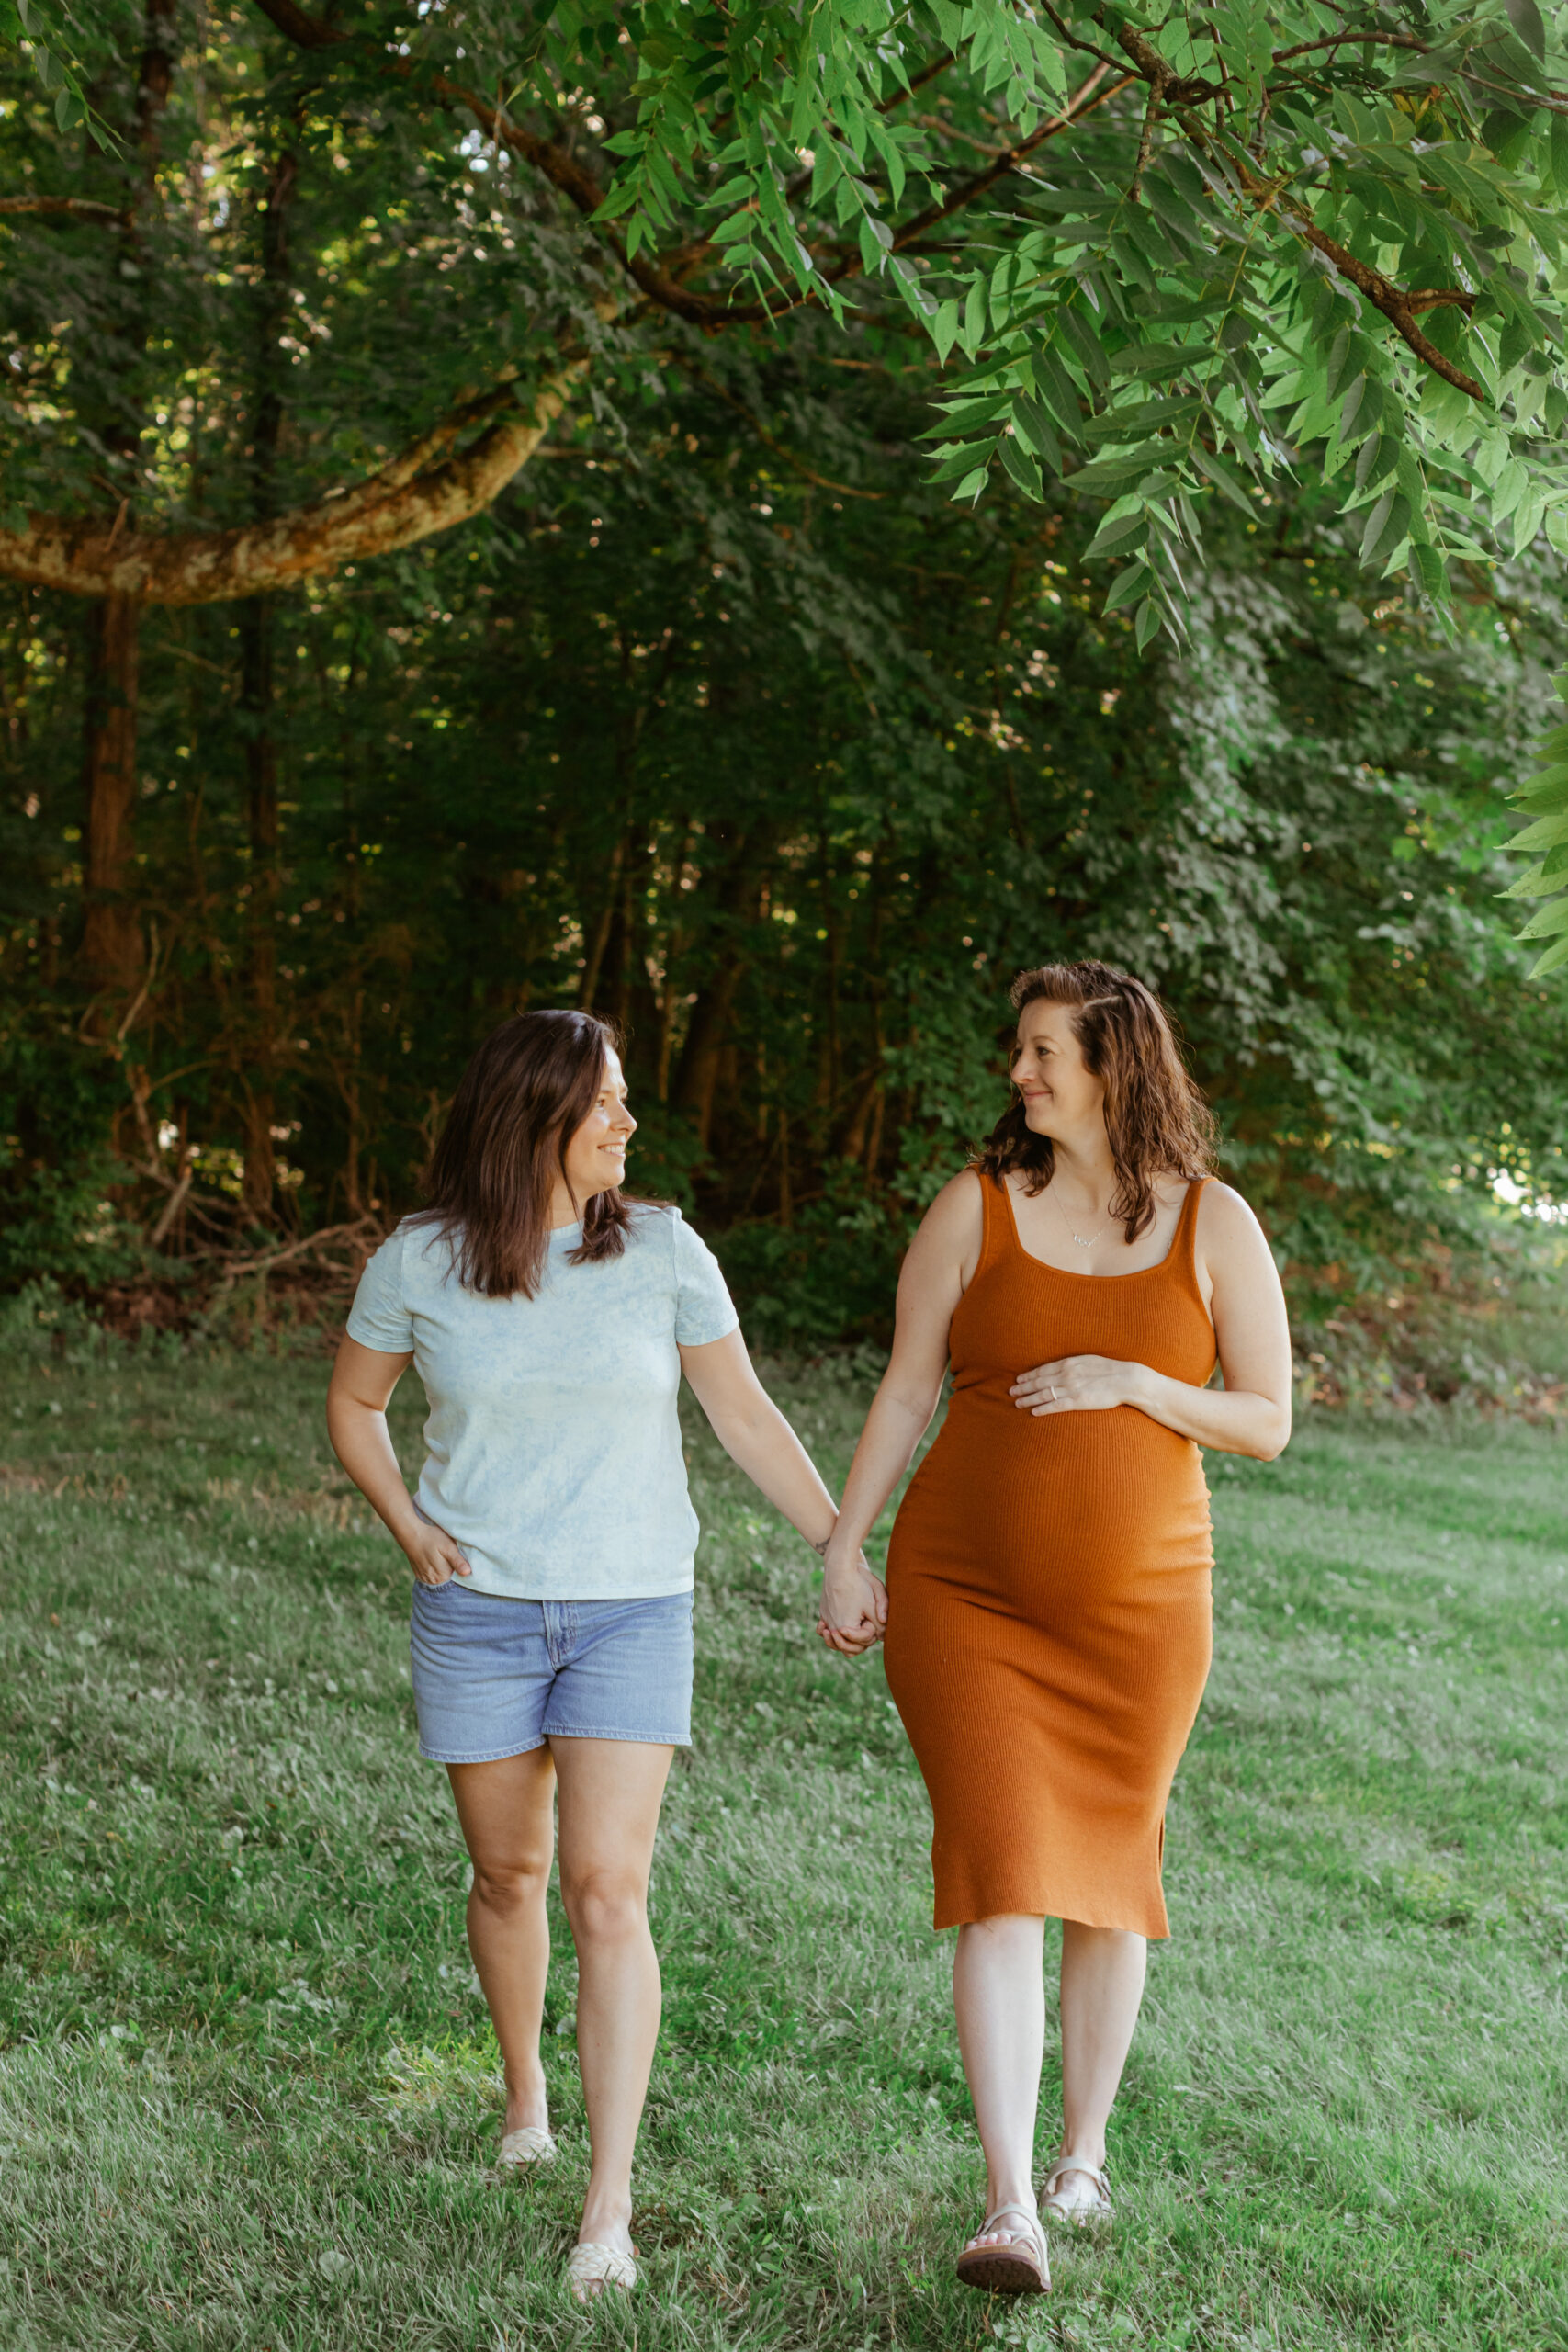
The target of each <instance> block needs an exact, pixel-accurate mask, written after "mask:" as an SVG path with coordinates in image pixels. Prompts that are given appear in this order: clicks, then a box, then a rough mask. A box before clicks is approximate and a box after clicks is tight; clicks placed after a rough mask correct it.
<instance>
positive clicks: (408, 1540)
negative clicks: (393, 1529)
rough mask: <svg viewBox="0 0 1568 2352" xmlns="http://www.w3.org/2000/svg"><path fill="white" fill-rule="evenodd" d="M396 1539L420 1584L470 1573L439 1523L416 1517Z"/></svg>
mask: <svg viewBox="0 0 1568 2352" xmlns="http://www.w3.org/2000/svg"><path fill="white" fill-rule="evenodd" d="M398 1540H399V1542H400V1544H402V1547H403V1550H404V1551H405V1552H406V1553H407V1554H408V1557H409V1566H410V1567H412V1570H413V1572H414V1575H415V1576H416V1577H418V1578H419V1581H420V1583H421V1584H431V1585H434V1584H450V1582H451V1580H452V1578H453V1577H471V1576H472V1575H473V1570H472V1568H470V1567H469V1566H468V1562H467V1560H465V1559H464V1557H463V1555H462V1554H461V1552H460V1551H459V1550H458V1549H457V1545H456V1544H454V1543H453V1541H452V1538H451V1537H450V1536H449V1535H447V1534H445V1533H444V1532H442V1530H441V1529H440V1528H439V1527H432V1526H431V1524H430V1522H429V1521H428V1520H424V1519H416V1520H415V1521H414V1523H413V1525H412V1528H411V1529H410V1531H409V1532H408V1534H407V1535H406V1536H400V1538H399V1539H398Z"/></svg>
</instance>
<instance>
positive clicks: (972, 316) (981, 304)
mask: <svg viewBox="0 0 1568 2352" xmlns="http://www.w3.org/2000/svg"><path fill="white" fill-rule="evenodd" d="M985 332H986V287H985V281H984V279H982V278H978V277H977V278H976V280H975V281H974V283H973V285H972V286H971V287H970V288H969V296H968V300H966V301H965V303H964V334H963V341H964V350H965V351H966V352H968V354H969V356H970V357H971V358H973V357H974V356H975V354H976V351H978V350H979V348H980V341H981V338H982V336H983V335H984V334H985Z"/></svg>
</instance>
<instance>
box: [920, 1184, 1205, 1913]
mask: <svg viewBox="0 0 1568 2352" xmlns="http://www.w3.org/2000/svg"><path fill="white" fill-rule="evenodd" d="M979 1181H980V1185H981V1190H982V1193H983V1195H984V1203H985V1238H984V1241H983V1243H982V1246H981V1250H980V1260H979V1263H978V1265H977V1266H976V1271H975V1276H974V1280H973V1281H972V1282H971V1283H970V1284H969V1287H968V1289H967V1290H966V1291H965V1292H964V1296H963V1298H962V1299H961V1300H960V1301H959V1303H958V1306H957V1309H956V1311H955V1312H954V1314H953V1328H952V1333H951V1339H950V1349H951V1354H952V1361H953V1391H952V1398H951V1401H950V1403H949V1406H948V1412H947V1419H946V1421H945V1422H944V1424H943V1426H942V1431H941V1433H940V1435H939V1436H938V1438H937V1440H936V1442H935V1443H934V1444H933V1445H932V1447H931V1452H930V1453H928V1454H927V1455H926V1458H925V1460H924V1461H923V1462H922V1463H921V1464H920V1466H919V1470H918V1471H917V1472H916V1474H915V1476H914V1477H913V1478H912V1479H911V1481H910V1483H909V1487H908V1493H907V1494H906V1495H905V1498H904V1500H903V1503H902V1505H901V1507H900V1509H899V1511H898V1516H897V1521H895V1523H894V1528H893V1538H892V1542H891V1544H889V1546H888V1553H887V1593H888V1612H887V1636H886V1667H887V1683H888V1688H889V1689H890V1691H892V1693H893V1697H894V1700H895V1702H896V1703H897V1709H898V1712H899V1713H900V1715H902V1717H903V1719H904V1726H905V1729H906V1730H907V1731H908V1735H909V1739H910V1743H911V1745H912V1747H914V1750H915V1754H916V1757H917V1758H918V1759H919V1767H920V1770H921V1772H922V1773H923V1774H924V1776H925V1783H926V1788H927V1790H928V1792H929V1793H930V1796H931V1812H932V1815H934V1832H935V1834H934V1836H933V1838H932V1840H931V1866H932V1869H933V1871H934V1872H935V1875H936V1925H937V1927H938V1928H951V1927H955V1926H957V1925H959V1924H960V1923H962V1922H963V1921H964V1920H968V1919H985V1918H990V1917H994V1916H995V1915H997V1914H998V1913H1000V1912H1028V1913H1033V1914H1043V1915H1045V1916H1047V1917H1052V1918H1060V1919H1080V1920H1083V1921H1084V1922H1085V1923H1086V1924H1087V1925H1089V1927H1095V1928H1135V1929H1136V1930H1137V1931H1138V1933H1139V1934H1141V1935H1145V1936H1164V1935H1168V1933H1169V1924H1168V1920H1167V1917H1166V1909H1165V1898H1164V1895H1163V1894H1162V1892H1161V1888H1160V1859H1161V1854H1162V1850H1163V1847H1164V1841H1165V1807H1166V1800H1167V1798H1168V1795H1169V1793H1170V1784H1171V1781H1172V1779H1173V1778H1174V1776H1175V1772H1176V1768H1177V1765H1178V1764H1179V1761H1180V1759H1181V1752H1182V1749H1183V1748H1184V1747H1186V1745H1187V1738H1188V1734H1189V1733H1190V1731H1191V1728H1192V1724H1193V1722H1194V1720H1195V1718H1196V1716H1197V1713H1198V1705H1199V1702H1200V1700H1201V1698H1202V1695H1203V1684H1204V1682H1205V1680H1206V1679H1207V1676H1208V1671H1209V1655H1210V1617H1211V1604H1210V1585H1209V1570H1210V1565H1211V1561H1212V1558H1213V1552H1212V1548H1211V1544H1210V1533H1209V1492H1208V1488H1207V1487H1206V1485H1205V1484H1204V1480H1203V1464H1202V1459H1201V1454H1200V1453H1199V1450H1198V1448H1197V1446H1195V1445H1194V1444H1193V1443H1192V1442H1191V1441H1190V1439H1189V1438H1184V1437H1179V1436H1178V1435H1177V1434H1176V1432H1175V1430H1168V1429H1166V1428H1165V1427H1163V1426H1162V1424H1161V1423H1160V1422H1158V1421H1153V1420H1150V1419H1149V1418H1148V1416H1147V1414H1145V1413H1140V1412H1139V1411H1138V1410H1137V1409H1136V1408H1134V1407H1133V1406H1130V1405H1121V1406H1117V1407H1116V1408H1114V1409H1113V1410H1111V1411H1110V1412H1098V1413H1050V1414H1045V1415H1043V1416H1042V1417H1041V1418H1039V1419H1036V1418H1035V1417H1034V1416H1033V1415H1032V1413H1028V1412H1021V1411H1020V1410H1019V1408H1018V1407H1017V1406H1016V1405H1015V1404H1014V1403H1013V1400H1012V1398H1011V1397H1010V1396H1009V1394H1008V1389H1009V1387H1010V1384H1011V1383H1012V1382H1013V1381H1014V1380H1016V1379H1017V1377H1018V1375H1019V1374H1020V1373H1021V1372H1026V1371H1028V1370H1029V1369H1030V1368H1031V1366H1032V1365H1034V1364H1038V1363H1054V1362H1055V1361H1056V1360H1057V1359H1058V1358H1060V1357H1063V1356H1073V1355H1100V1356H1116V1357H1119V1358H1121V1359H1122V1360H1123V1361H1131V1362H1137V1363H1146V1364H1149V1365H1151V1366H1152V1367H1153V1368H1154V1370H1155V1371H1156V1372H1162V1373H1165V1374H1168V1375H1169V1376H1170V1377H1171V1378H1172V1379H1174V1380H1183V1381H1190V1382H1191V1383H1192V1384H1193V1385H1194V1386H1201V1385H1202V1384H1203V1383H1204V1382H1205V1381H1206V1380H1207V1379H1208V1378H1209V1376H1210V1374H1211V1373H1212V1372H1213V1368H1214V1327H1213V1323H1212V1322H1211V1321H1210V1319H1209V1315H1208V1310H1207V1309H1206V1307H1205V1306H1204V1305H1203V1301H1202V1298H1201V1295H1200V1292H1199V1289H1198V1278H1197V1272H1196V1269H1195V1266H1194V1261H1193V1232H1194V1227H1195V1226H1196V1222H1197V1206H1198V1196H1199V1194H1200V1193H1201V1190H1202V1183H1201V1182H1197V1183H1193V1184H1191V1185H1190V1186H1189V1188H1188V1194H1187V1199H1186V1201H1185V1203H1184V1204H1183V1205H1182V1210H1181V1218H1180V1222H1179V1225H1178V1227H1177V1230H1176V1238H1175V1240H1174V1241H1173V1242H1172V1244H1171V1247H1170V1251H1169V1254H1168V1257H1167V1258H1166V1259H1165V1260H1164V1261H1163V1262H1162V1263H1161V1264H1159V1265H1157V1266H1152V1267H1150V1268H1149V1269H1148V1270H1147V1271H1146V1272H1143V1273H1134V1274H1110V1275H1094V1274H1076V1273H1066V1272H1062V1271H1061V1270H1060V1269H1058V1268H1057V1267H1055V1266H1047V1265H1045V1264H1044V1263H1043V1261H1041V1260H1040V1259H1038V1258H1033V1257H1031V1256H1030V1254H1029V1252H1028V1251H1027V1250H1025V1249H1024V1248H1023V1246H1022V1244H1021V1241H1020V1239H1019V1238H1018V1224H1017V1220H1016V1218H1015V1216H1014V1215H1013V1210H1012V1200H1011V1195H1010V1193H1009V1191H1008V1188H1007V1186H1006V1185H1005V1184H1003V1183H1000V1182H997V1181H995V1180H994V1179H991V1178H987V1177H982V1178H981V1179H980V1180H979Z"/></svg>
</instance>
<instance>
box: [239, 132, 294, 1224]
mask: <svg viewBox="0 0 1568 2352" xmlns="http://www.w3.org/2000/svg"><path fill="white" fill-rule="evenodd" d="M298 182H299V157H298V155H296V154H295V153H292V151H289V150H285V152H284V153H282V154H281V155H279V156H278V157H277V158H276V162H275V163H274V164H273V167H272V170H271V172H270V173H269V174H268V175H267V185H266V196H265V202H264V205H263V208H262V218H261V248H262V270H261V284H260V287H259V289H258V298H257V303H256V353H255V410H254V416H253V417H252V419H251V510H252V513H253V514H254V515H255V517H256V520H257V521H258V522H265V521H268V520H270V518H271V517H272V516H273V515H275V514H276V511H277V449H278V443H279V440H280V439H281V437H282V433H283V416H284V379H283V370H282V368H280V367H279V365H278V336H279V334H281V332H282V329H283V323H284V320H285V317H286V315H287V312H288V229H289V213H290V210H291V209H292V205H293V199H294V191H295V188H296V187H297V185H298ZM275 628H276V613H275V611H274V606H273V599H272V598H271V597H270V596H248V597H247V598H246V599H245V600H244V602H243V604H242V605H241V606H240V662H241V683H240V715H241V721H242V724H243V729H244V736H245V812H246V819H247V826H248V831H249V834H250V850H251V873H250V882H251V895H250V897H249V899H247V900H246V920H245V1001H246V1011H247V1020H246V1029H247V1031H248V1036H247V1038H246V1040H245V1046H246V1053H245V1060H246V1064H247V1067H246V1068H245V1069H244V1071H243V1078H244V1081H245V1167H244V1179H243V1193H242V1199H243V1204H244V1207H245V1209H246V1211H247V1212H248V1214H249V1215H250V1216H265V1215H266V1214H267V1212H268V1211H269V1210H270V1208H271V1207H272V1196H273V1186H274V1180H275V1177H276V1167H277V1153H276V1137H275V1136H274V1134H273V1127H274V1125H276V1118H277V1094H276V1088H277V1062H278V1050H277V1027H278V1023H277V906H278V895H279V888H280V885H281V879H282V877H281V875H280V873H279V870H278V851H279V846H280V842H279V830H278V803H277V738H276V733H275V731H274V712H273V695H274V688H273V652H274V644H275Z"/></svg>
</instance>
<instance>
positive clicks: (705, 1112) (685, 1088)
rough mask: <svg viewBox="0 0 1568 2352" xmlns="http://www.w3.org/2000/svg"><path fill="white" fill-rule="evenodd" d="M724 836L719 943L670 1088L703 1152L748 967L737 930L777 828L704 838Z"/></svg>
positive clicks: (748, 913)
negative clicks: (727, 849) (726, 852)
mask: <svg viewBox="0 0 1568 2352" xmlns="http://www.w3.org/2000/svg"><path fill="white" fill-rule="evenodd" d="M727 834H731V835H732V837H733V840H734V849H733V851H732V853H731V855H730V859H729V863H728V865H727V867H726V868H725V872H724V876H723V879H722V881H721V883H720V885H719V891H718V915H719V926H720V931H721V938H722V944H721V945H720V947H719V951H718V954H717V956H716V958H715V961H714V965H713V968H712V970H711V972H710V974H709V976H708V979H707V984H706V986H705V987H704V988H702V989H699V990H698V992H697V1001H696V1002H695V1004H694V1005H693V1007H692V1017H691V1021H690V1023H688V1025H687V1029H686V1040H685V1044H684V1045H683V1046H682V1050H681V1061H680V1067H679V1069H678V1070H677V1072H676V1076H675V1084H674V1088H673V1090H672V1091H673V1096H674V1102H675V1107H676V1109H677V1110H680V1111H683V1112H684V1113H685V1114H686V1115H687V1117H688V1118H689V1119H690V1120H691V1121H692V1124H693V1125H694V1127H695V1129H696V1131H697V1141H698V1143H699V1144H700V1145H701V1147H702V1148H703V1149H704V1151H705V1150H706V1149H707V1148H708V1138H709V1136H710V1135H711V1134H712V1131H713V1104H714V1093H715V1091H716V1088H717V1085H718V1075H719V1061H720V1057H721V1056H722V1054H723V1052H724V1048H725V1045H726V1042H727V1040H728V1034H729V1023H730V1016H731V1014H732V1013H733V1012H734V1010H735V998H736V992H737V990H738V989H739V986H740V982H741V978H742V976H743V975H744V973H745V970H746V963H747V958H746V956H745V955H744V953H743V952H742V949H741V946H740V944H739V939H738V938H737V936H736V934H737V933H738V932H739V928H740V925H741V924H742V922H745V921H746V920H747V919H748V918H749V917H750V918H754V917H755V914H756V911H757V893H758V889H759V887H760V884H761V872H762V868H763V866H764V865H765V864H766V863H767V860H768V858H769V857H770V856H771V855H772V854H773V845H774V842H776V841H777V839H778V827H777V826H776V825H774V824H772V823H766V822H765V823H762V824H760V825H757V826H754V827H753V828H752V830H751V831H750V832H744V831H735V830H734V829H732V828H731V827H729V826H728V825H711V826H710V827H709V828H708V835H707V838H708V840H709V841H710V842H711V841H714V840H719V841H722V840H723V839H724V837H725V836H726V835H727Z"/></svg>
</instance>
